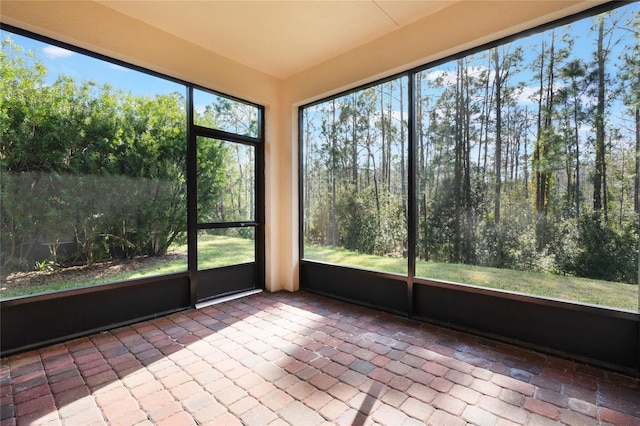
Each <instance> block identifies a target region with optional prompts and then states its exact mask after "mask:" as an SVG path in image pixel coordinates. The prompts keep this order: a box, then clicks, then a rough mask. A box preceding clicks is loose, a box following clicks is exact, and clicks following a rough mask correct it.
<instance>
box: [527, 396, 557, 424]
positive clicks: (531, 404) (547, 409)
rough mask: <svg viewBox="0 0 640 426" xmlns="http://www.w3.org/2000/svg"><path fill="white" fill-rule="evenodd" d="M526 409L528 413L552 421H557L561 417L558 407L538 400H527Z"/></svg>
mask: <svg viewBox="0 0 640 426" xmlns="http://www.w3.org/2000/svg"><path fill="white" fill-rule="evenodd" d="M524 408H525V409H526V410H527V411H531V412H532V413H537V414H540V415H541V416H544V417H548V418H550V419H552V420H557V419H558V418H559V417H560V409H559V408H558V407H556V406H555V405H553V404H549V403H548V402H544V401H540V400H538V399H534V398H527V399H526V400H525V402H524Z"/></svg>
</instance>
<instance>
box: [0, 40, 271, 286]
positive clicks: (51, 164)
mask: <svg viewBox="0 0 640 426" xmlns="http://www.w3.org/2000/svg"><path fill="white" fill-rule="evenodd" d="M12 31H13V30H12ZM12 31H5V30H3V31H2V53H1V56H0V71H1V73H2V78H1V80H0V92H1V93H2V94H3V96H2V97H0V111H1V113H0V124H1V125H0V166H1V167H2V169H1V175H0V179H1V180H0V183H1V187H0V208H1V211H0V226H1V228H0V249H1V254H0V267H1V271H2V274H1V276H0V280H1V282H0V297H1V298H9V297H16V296H24V295H30V294H36V293H42V292H49V291H55V290H63V289H70V288H77V287H83V286H88V285H94V284H105V283H112V282H119V281H126V280H131V279H136V278H143V277H150V276H154V275H162V274H169V273H176V272H184V271H187V268H188V261H187V260H188V255H192V256H197V260H198V263H197V264H198V266H199V268H200V267H202V268H216V267H220V266H227V265H232V264H237V263H248V262H255V260H256V240H257V238H256V233H257V231H256V228H255V227H256V226H258V224H257V222H256V220H257V218H260V214H259V213H257V212H256V208H259V206H258V205H257V196H256V193H257V192H258V191H257V189H256V186H257V182H258V181H257V179H256V175H257V173H256V170H258V169H259V167H258V164H257V161H259V160H257V159H256V156H257V154H258V158H262V157H260V155H261V154H260V153H261V151H260V150H259V149H258V148H257V147H259V146H260V145H259V141H260V140H261V139H259V138H261V137H262V135H261V128H262V127H261V126H262V125H261V122H260V120H262V116H261V114H260V109H259V107H258V106H256V105H251V104H248V103H244V102H242V101H239V100H235V99H232V98H229V97H226V96H222V95H218V94H215V93H213V92H208V91H205V90H201V89H193V93H194V96H193V102H192V105H187V90H188V88H189V87H190V85H188V84H186V83H185V84H181V83H176V82H173V81H169V80H167V79H165V78H160V77H156V76H153V75H151V74H148V73H145V72H140V71H136V70H134V69H132V68H128V67H125V66H121V65H115V64H114V63H111V62H107V61H103V60H99V59H96V58H94V57H91V56H88V55H84V54H81V53H78V52H76V51H72V50H67V49H64V48H62V47H60V46H59V45H54V44H49V43H45V42H40V41H37V40H35V39H32V38H29V37H25V36H23V35H20V34H16V33H13V32H12ZM188 108H193V110H192V111H193V117H194V124H196V126H194V127H196V128H198V129H199V130H200V131H205V132H206V131H211V129H214V130H213V131H214V133H216V134H218V135H221V136H225V137H228V138H230V140H233V141H235V142H230V141H227V140H220V139H215V138H209V137H204V136H203V137H198V138H197V144H196V151H197V152H196V153H195V157H196V159H197V161H196V164H197V166H196V168H197V171H196V172H197V176H198V177H197V180H198V185H197V186H196V185H195V183H188V182H187V146H188V140H187V133H188V132H187V128H188V126H189V123H188V122H187V116H188V114H187V111H188ZM249 139H251V140H249ZM238 141H239V142H241V143H237V142H238ZM196 187H197V194H196V195H197V205H198V213H197V215H198V218H197V220H198V221H200V222H212V223H214V224H215V223H229V222H231V223H233V222H242V224H241V226H239V227H238V228H237V229H235V228H233V227H230V228H228V229H202V230H200V231H198V232H197V236H198V247H197V248H198V251H197V254H196V253H195V251H194V252H193V253H189V249H188V246H187V191H188V190H191V189H188V188H196ZM194 193H195V192H194ZM245 222H248V223H250V225H246V226H248V227H244V226H245V225H244V223H245ZM194 232H195V231H194Z"/></svg>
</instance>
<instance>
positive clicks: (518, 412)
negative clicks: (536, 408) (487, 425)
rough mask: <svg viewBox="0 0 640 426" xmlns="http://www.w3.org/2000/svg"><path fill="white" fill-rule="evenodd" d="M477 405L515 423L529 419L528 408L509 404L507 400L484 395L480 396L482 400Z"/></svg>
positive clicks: (521, 422)
mask: <svg viewBox="0 0 640 426" xmlns="http://www.w3.org/2000/svg"><path fill="white" fill-rule="evenodd" d="M477 406H478V407H479V408H482V409H484V410H486V411H489V412H491V413H493V414H495V415H497V416H500V417H504V418H505V419H507V420H510V421H512V422H515V423H520V424H523V423H524V422H525V421H526V419H527V411H526V410H524V409H523V408H520V407H516V406H514V405H511V404H507V403H506V402H503V401H500V400H499V399H496V398H491V397H488V396H483V397H482V398H480V402H479V403H478V405H477Z"/></svg>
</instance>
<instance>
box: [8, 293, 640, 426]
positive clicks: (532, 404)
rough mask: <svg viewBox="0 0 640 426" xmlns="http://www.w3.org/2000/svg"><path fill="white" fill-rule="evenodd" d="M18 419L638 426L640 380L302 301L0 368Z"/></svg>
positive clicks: (179, 324)
mask: <svg viewBox="0 0 640 426" xmlns="http://www.w3.org/2000/svg"><path fill="white" fill-rule="evenodd" d="M0 402H1V405H0V421H1V422H2V426H12V425H16V424H17V425H22V424H33V425H39V424H48V425H51V424H60V425H61V426H62V425H64V426H66V425H68V424H83V425H85V424H100V425H103V424H105V423H108V424H110V425H133V424H137V425H140V426H142V425H145V426H155V425H157V424H169V425H173V424H179V425H182V424H194V423H197V424H199V425H216V426H218V425H221V424H222V425H224V424H238V425H239V424H245V425H249V426H253V425H262V424H272V425H274V426H277V425H290V424H329V423H336V424H358V425H373V424H381V425H396V424H404V425H417V424H434V425H438V424H442V425H445V424H446V425H454V426H455V425H457V424H460V425H462V424H465V423H471V424H479V425H494V426H505V425H512V424H532V425H534V424H535V425H547V424H556V423H558V422H562V423H565V424H569V425H588V424H596V423H597V422H601V423H603V424H609V423H610V424H624V425H627V424H629V425H634V424H637V425H640V382H639V381H638V380H637V379H635V378H631V377H627V376H623V375H620V374H616V373H611V372H607V371H604V370H600V369H598V368H595V367H590V366H586V365H583V364H577V363H574V362H572V361H567V360H561V359H556V358H553V357H551V356H546V355H540V354H537V353H535V352H533V351H530V350H526V349H521V348H516V347H513V346H510V345H507V344H502V343H495V342H492V341H490V340H487V339H481V338H477V337H473V336H468V335H465V334H464V333H460V332H454V331H451V330H447V329H443V328H440V327H437V326H435V325H431V324H420V323H417V322H414V321H407V320H403V319H400V318H397V317H395V316H393V315H389V314H384V313H380V312H375V311H371V310H369V309H366V308H361V307H353V306H351V305H348V304H346V303H343V302H337V301H332V300H328V299H324V298H322V297H319V296H313V295H309V294H305V293H295V294H289V293H282V294H280V293H278V294H267V293H262V294H259V295H254V296H251V297H249V298H246V299H240V300H236V301H232V302H225V303H222V304H220V305H216V306H215V307H213V306H212V307H208V308H205V309H202V310H188V311H185V312H180V313H176V314H172V315H169V316H167V317H162V318H158V319H155V320H152V321H147V322H142V323H139V324H135V325H133V326H131V327H121V328H119V329H116V330H112V331H110V332H105V333H100V334H97V335H93V336H89V337H84V338H80V339H75V340H73V341H70V342H67V343H65V344H59V345H54V346H51V347H48V348H42V349H40V350H38V351H31V352H26V353H24V354H19V355H15V356H12V357H9V358H6V359H3V360H0Z"/></svg>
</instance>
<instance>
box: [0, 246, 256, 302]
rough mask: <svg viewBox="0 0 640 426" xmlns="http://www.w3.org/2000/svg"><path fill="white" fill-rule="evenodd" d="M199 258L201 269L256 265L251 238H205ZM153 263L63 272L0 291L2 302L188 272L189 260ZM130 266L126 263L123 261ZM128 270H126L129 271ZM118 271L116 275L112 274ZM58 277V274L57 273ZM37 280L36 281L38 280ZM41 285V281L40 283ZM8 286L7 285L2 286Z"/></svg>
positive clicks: (181, 248) (180, 250) (182, 249)
mask: <svg viewBox="0 0 640 426" xmlns="http://www.w3.org/2000/svg"><path fill="white" fill-rule="evenodd" d="M198 244H199V248H200V251H199V255H198V267H199V268H200V269H209V268H218V267H221V266H228V265H235V264H239V263H246V262H252V261H253V260H254V258H255V257H254V254H253V253H254V249H253V247H254V242H253V241H252V240H248V239H242V238H234V237H226V236H218V235H205V236H202V237H199V239H198ZM186 251H187V246H186V245H182V246H176V247H172V248H171V249H170V252H178V253H186ZM156 260H158V261H157V262H153V264H152V265H149V266H145V265H144V264H142V267H138V268H132V269H129V270H124V271H120V272H117V270H118V269H119V268H118V267H117V265H116V266H115V267H107V266H105V267H102V266H100V265H96V267H95V268H92V269H91V270H88V271H86V272H84V273H83V272H77V273H74V274H73V275H71V276H69V275H70V274H67V273H66V272H64V271H61V272H60V274H59V276H60V280H59V281H57V280H55V279H54V280H53V281H51V280H48V282H47V283H46V284H36V285H28V286H21V287H19V288H7V289H6V290H2V292H0V299H6V298H9V297H16V296H26V295H31V294H37V293H44V292H50V291H57V290H66V289H71V288H79V287H87V286H91V285H96V284H105V283H112V282H118V281H127V280H132V279H136V278H144V277H150V276H154V275H165V274H171V273H176V272H183V271H186V270H187V260H186V258H183V259H177V260H168V261H159V260H160V259H156ZM123 264H126V262H123ZM125 269H126V268H125ZM110 270H114V271H115V272H110ZM53 274H54V276H55V274H56V273H55V272H54V273H53ZM34 281H36V280H35V279H34ZM36 282H37V281H36ZM1 286H2V287H3V286H4V283H3V284H2V285H1Z"/></svg>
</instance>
